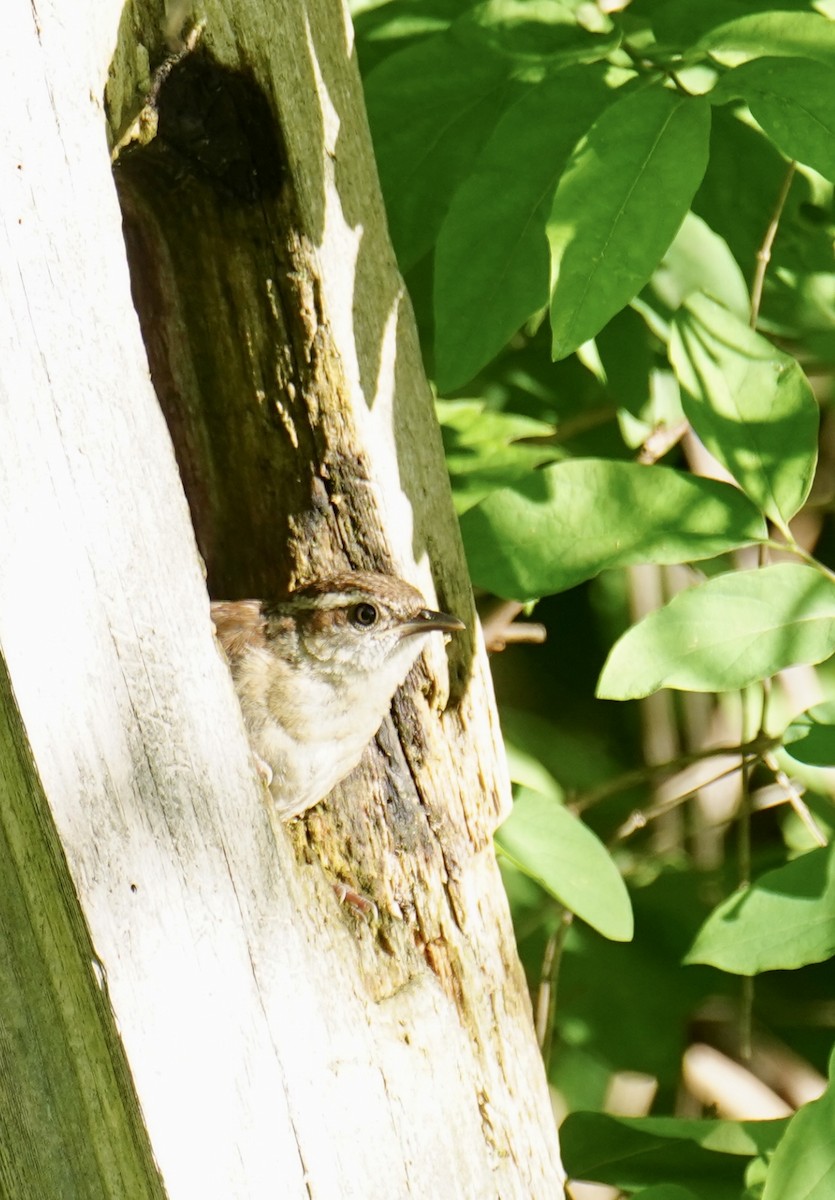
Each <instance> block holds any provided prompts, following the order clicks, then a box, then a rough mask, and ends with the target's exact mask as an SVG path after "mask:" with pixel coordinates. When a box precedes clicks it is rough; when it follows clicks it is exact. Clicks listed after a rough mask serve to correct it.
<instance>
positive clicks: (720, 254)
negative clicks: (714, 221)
mask: <svg viewBox="0 0 835 1200" xmlns="http://www.w3.org/2000/svg"><path fill="white" fill-rule="evenodd" d="M648 291H649V292H651V293H652V295H653V297H654V298H655V299H656V301H660V302H661V304H663V306H664V308H665V309H666V310H667V311H666V315H667V317H668V319H669V317H671V316H672V315H673V313H675V312H676V311H677V310H678V309H679V308H680V307H681V305H682V304H683V303H684V302H685V300H686V299H687V298H688V296H691V295H692V294H693V293H694V292H707V294H708V295H709V296H712V297H713V298H714V300H718V301H720V303H722V304H724V306H725V308H729V309H730V310H731V311H732V312H734V313H736V314H737V316H739V317H747V315H748V312H749V309H750V303H751V302H750V299H749V296H748V285H747V284H746V282H745V276H744V275H743V274H742V271H741V269H740V266H739V263H738V262H737V261H736V259H735V258H734V256H733V255H732V254H731V251H730V249H729V248H728V243H727V242H726V241H725V240H724V238H721V237H719V235H718V234H717V233H714V232H713V230H712V229H711V228H710V227H709V226H708V225H706V224H705V222H704V221H703V220H702V219H701V217H697V216H696V214H695V213H692V212H689V213H688V214H687V216H686V217H685V218H684V223H683V225H682V226H681V229H679V231H678V233H677V234H676V236H675V237H674V238H673V242H672V245H671V246H670V248H669V249H668V250H667V252H666V253H665V255H664V258H663V259H662V261H661V264H660V266H659V267H658V269H657V270H656V271H655V272H654V273H653V276H652V279H651V280H650V282H649V285H648V288H647V289H646V290H645V291H644V292H642V294H641V295H642V297H643V296H646V294H647V292H648Z"/></svg>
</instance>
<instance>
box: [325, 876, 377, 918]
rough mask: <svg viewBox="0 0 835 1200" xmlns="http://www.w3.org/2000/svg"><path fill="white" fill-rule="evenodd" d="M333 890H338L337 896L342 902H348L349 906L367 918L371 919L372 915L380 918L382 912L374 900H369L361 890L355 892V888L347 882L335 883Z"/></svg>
mask: <svg viewBox="0 0 835 1200" xmlns="http://www.w3.org/2000/svg"><path fill="white" fill-rule="evenodd" d="M333 890H334V891H335V892H336V898H337V900H338V901H339V903H340V904H347V905H348V907H349V908H352V909H353V910H354V912H356V913H358V914H359V915H360V916H361V917H364V918H365V919H366V920H370V918H371V917H374V918H375V919H379V916H380V912H379V909H378V908H377V905H376V904H375V903H374V901H373V900H369V899H368V897H367V896H363V895H362V894H361V893H360V892H355V891H354V889H353V888H350V887H348V885H347V883H335V884H334V885H333Z"/></svg>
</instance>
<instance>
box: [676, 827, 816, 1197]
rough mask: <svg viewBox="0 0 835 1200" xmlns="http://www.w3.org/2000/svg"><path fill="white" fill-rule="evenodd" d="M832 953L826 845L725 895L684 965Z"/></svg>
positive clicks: (776, 962) (795, 962) (800, 961)
mask: <svg viewBox="0 0 835 1200" xmlns="http://www.w3.org/2000/svg"><path fill="white" fill-rule="evenodd" d="M833 953H835V855H834V854H833V848H832V846H826V847H823V848H820V849H816V850H810V851H809V852H808V853H807V854H803V855H801V856H800V857H799V858H795V859H793V860H792V861H791V862H788V863H786V864H785V865H784V866H782V867H777V868H776V869H775V870H774V871H767V872H766V873H765V874H764V875H761V876H760V877H759V878H758V879H756V880H755V881H754V882H753V883H752V884H751V886H750V887H749V888H746V889H745V890H744V891H739V892H736V893H734V895H732V896H729V897H728V898H727V900H725V901H723V902H722V904H720V905H719V906H718V908H716V909H714V911H713V912H712V913H711V914H710V916H709V917H708V919H707V920H706V921H705V923H704V925H703V926H702V928H701V929H700V930H699V932H698V934H697V935H696V939H695V941H694V942H693V946H692V948H691V949H690V951H689V952H688V954H687V956H686V958H685V960H684V961H685V962H688V963H708V964H710V965H711V966H714V967H718V968H719V969H720V970H722V971H728V972H730V973H731V974H732V975H756V974H758V973H759V972H760V971H791V970H795V969H797V968H798V967H803V966H806V965H807V964H808V963H817V962H824V961H825V960H826V959H828V958H831V957H832V955H833ZM792 1195H793V1193H792Z"/></svg>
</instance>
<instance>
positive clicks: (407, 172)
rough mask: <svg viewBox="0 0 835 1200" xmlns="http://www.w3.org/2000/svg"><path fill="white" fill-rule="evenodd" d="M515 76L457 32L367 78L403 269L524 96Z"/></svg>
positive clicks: (431, 237)
mask: <svg viewBox="0 0 835 1200" xmlns="http://www.w3.org/2000/svg"><path fill="white" fill-rule="evenodd" d="M512 70H513V64H512V63H511V61H510V60H509V59H508V58H506V57H504V56H503V55H500V54H497V53H496V52H495V51H494V50H491V49H490V48H489V47H487V46H485V45H481V44H479V43H478V42H475V41H473V40H472V39H465V38H462V37H461V36H459V34H458V32H457V31H456V29H455V28H453V29H451V30H450V31H449V32H448V33H443V34H438V35H437V36H436V37H433V38H429V39H428V40H427V41H423V42H420V43H418V44H417V45H415V46H411V47H409V48H408V49H407V50H401V51H400V52H399V53H397V54H392V55H390V56H389V57H388V58H386V59H385V60H384V62H382V63H381V64H380V65H379V66H378V67H376V68H375V69H374V70H373V71H372V72H371V73H370V75H369V76H368V77H367V79H366V81H365V97H366V102H367V105H368V118H369V122H370V125H371V133H372V135H373V138H374V149H375V152H376V156H377V166H378V168H379V171H380V183H381V185H382V189H383V195H384V197H385V200H386V209H387V212H388V218H389V230H390V232H391V237H392V241H393V242H394V248H395V250H396V251H397V256H398V260H399V262H400V267H401V269H402V270H407V269H408V268H409V267H410V266H412V265H413V264H414V263H415V262H417V261H418V259H420V258H421V257H422V256H423V255H424V254H425V253H426V252H427V251H428V250H429V249H430V248H431V247H432V245H433V244H434V242H435V239H436V237H437V235H438V230H439V229H440V227H441V223H442V221H443V219H444V216H445V215H446V211H447V209H448V208H449V203H450V200H451V199H452V195H453V193H454V191H455V189H456V188H457V187H458V185H459V183H461V181H462V180H463V179H466V177H467V175H468V174H469V172H470V170H471V168H472V165H473V163H474V162H475V160H476V158H477V157H478V154H479V152H480V150H481V148H482V146H483V145H484V143H485V142H486V141H487V139H488V138H489V137H490V135H491V133H492V132H493V129H494V127H495V125H496V122H497V121H498V119H499V117H500V115H501V113H502V112H503V110H504V108H505V107H506V106H507V105H508V104H509V103H510V102H511V101H512V100H514V99H515V98H516V97H517V96H518V94H519V89H520V87H521V85H519V84H518V83H514V82H513V81H512V79H511V75H512Z"/></svg>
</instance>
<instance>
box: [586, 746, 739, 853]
mask: <svg viewBox="0 0 835 1200" xmlns="http://www.w3.org/2000/svg"><path fill="white" fill-rule="evenodd" d="M755 757H756V756H752V761H753V758H755ZM746 761H747V760H746ZM741 770H742V766H741V764H740V763H734V765H733V766H732V767H727V768H726V769H725V770H724V771H720V772H719V774H718V775H712V776H711V777H710V779H702V780H700V781H699V783H697V784H696V785H695V786H694V787H691V788H688V789H687V791H686V792H679V794H678V795H677V796H670V797H669V799H667V800H659V801H658V803H657V804H653V805H651V806H650V807H649V808H636V809H635V811H634V812H632V813H630V815H629V816H628V817H627V818H626V820H625V821H624V822H623V824H622V825H620V826H619V827H618V828H617V829H616V830H615V832H614V834H613V836H612V838H611V841H610V843H609V844H610V845H611V844H612V843H614V842H623V841H625V840H626V839H627V838H629V837H632V834H633V833H637V832H638V830H639V829H644V828H646V826H647V825H648V824H649V823H650V821H655V820H656V819H657V818H658V817H663V816H665V814H666V813H668V812H672V811H673V809H675V808H678V807H679V805H681V804H684V802H685V800H689V799H690V797H691V796H695V795H696V793H697V792H700V791H701V790H702V788H708V787H710V786H711V784H714V783H718V782H719V780H720V779H727V778H728V777H729V776H730V775H736V774H737V773H738V772H739V771H741Z"/></svg>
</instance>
